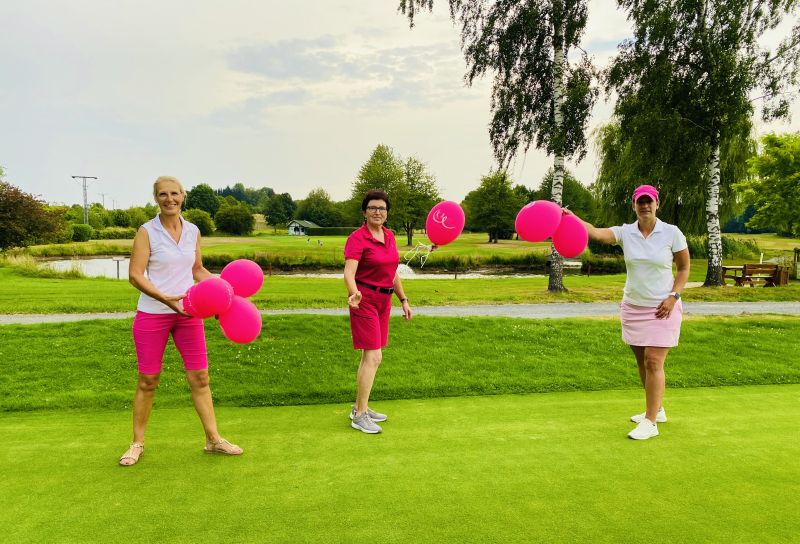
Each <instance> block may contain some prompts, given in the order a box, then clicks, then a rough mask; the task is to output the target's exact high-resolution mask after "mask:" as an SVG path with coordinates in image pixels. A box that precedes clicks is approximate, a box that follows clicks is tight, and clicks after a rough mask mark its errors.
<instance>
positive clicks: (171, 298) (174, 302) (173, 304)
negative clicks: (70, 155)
mask: <svg viewBox="0 0 800 544" xmlns="http://www.w3.org/2000/svg"><path fill="white" fill-rule="evenodd" d="M185 296H186V295H167V296H165V297H164V304H166V305H167V306H169V307H170V308H172V309H173V310H175V311H176V312H177V313H179V314H181V315H183V316H186V317H192V316H191V315H189V314H187V313H186V310H184V309H183V304H179V302H180V301H181V299H183V297H185Z"/></svg>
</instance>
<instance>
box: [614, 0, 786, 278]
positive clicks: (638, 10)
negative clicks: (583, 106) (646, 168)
mask: <svg viewBox="0 0 800 544" xmlns="http://www.w3.org/2000/svg"><path fill="white" fill-rule="evenodd" d="M618 4H619V5H620V6H621V7H623V8H624V9H626V10H627V12H628V18H629V19H630V20H631V21H632V23H633V27H634V38H633V39H630V40H626V41H625V42H624V43H623V44H622V45H621V47H620V53H619V55H618V57H617V58H616V59H615V60H614V62H613V64H612V66H611V67H610V69H609V71H608V74H607V75H608V87H609V89H613V90H615V91H616V92H617V93H618V95H619V100H618V102H617V105H616V108H615V112H616V114H617V116H618V117H619V118H620V123H621V128H622V132H623V134H624V135H625V137H626V139H628V140H629V141H630V142H635V145H637V146H640V148H642V149H648V150H654V151H656V153H655V154H654V155H653V156H652V160H653V161H654V162H656V163H657V164H659V165H666V164H667V162H666V160H665V159H666V158H672V159H674V160H676V162H678V163H683V164H684V165H685V168H684V171H686V172H689V173H690V175H692V176H693V177H694V181H695V183H694V184H695V185H696V186H697V188H696V189H695V190H694V192H698V191H704V192H705V195H704V196H705V202H704V203H705V210H706V214H705V219H706V230H707V232H708V270H707V272H706V279H705V285H721V284H722V277H721V274H720V272H721V266H722V239H721V235H720V228H719V224H720V210H719V205H720V191H721V186H722V182H723V180H721V164H720V163H721V161H724V160H725V156H724V153H725V146H729V145H732V143H733V142H736V141H745V140H746V139H747V137H748V135H749V132H750V127H751V121H750V118H751V115H752V113H753V109H754V108H753V104H752V102H751V100H750V97H751V96H753V94H754V93H755V92H756V91H761V94H762V96H761V99H762V100H763V102H762V112H761V113H762V118H763V119H764V120H771V119H777V118H782V117H786V115H787V114H788V111H789V110H788V108H789V101H788V98H789V95H788V94H787V93H785V92H784V91H785V90H787V89H788V88H789V87H791V86H792V85H794V84H795V82H796V76H797V70H798V59H799V58H800V47H798V46H800V24H797V25H796V26H795V27H794V29H793V31H792V34H791V36H789V37H788V38H787V39H786V40H784V41H783V42H782V43H781V44H780V45H779V46H778V47H777V49H776V50H774V51H773V50H770V49H767V48H765V47H763V45H762V40H761V37H762V36H763V35H764V34H765V32H767V31H770V30H773V29H775V28H776V27H777V26H778V24H780V22H781V21H782V19H783V17H784V16H785V15H792V14H794V13H796V11H797V7H798V1H797V0H758V1H753V0H724V1H723V0H660V1H656V0H644V1H642V0H618ZM679 150H680V151H679ZM700 165H703V166H704V168H702V167H701V166H700ZM664 171H665V172H667V171H669V169H668V168H665V169H664ZM673 171H678V169H677V168H676V169H674V170H673ZM701 172H702V174H700V173H701ZM664 183H665V184H666V185H665V186H669V187H673V186H674V185H675V184H680V185H683V181H682V179H681V178H680V177H678V178H677V181H674V180H673V179H671V178H667V179H665V180H664ZM675 192H679V191H675ZM689 193H690V195H691V193H692V191H691V190H690V191H689Z"/></svg>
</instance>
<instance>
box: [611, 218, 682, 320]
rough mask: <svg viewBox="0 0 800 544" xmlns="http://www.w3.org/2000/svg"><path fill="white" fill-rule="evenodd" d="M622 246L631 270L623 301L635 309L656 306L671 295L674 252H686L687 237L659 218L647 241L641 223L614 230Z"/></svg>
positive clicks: (626, 262) (626, 281) (627, 266)
mask: <svg viewBox="0 0 800 544" xmlns="http://www.w3.org/2000/svg"><path fill="white" fill-rule="evenodd" d="M611 230H612V231H613V232H614V237H615V238H616V239H617V244H619V245H620V246H622V251H623V253H624V255H625V267H626V268H627V270H628V275H627V279H626V280H625V290H624V291H623V296H622V302H627V303H628V304H633V305H634V306H647V307H656V306H658V305H659V304H660V303H661V301H662V300H664V299H665V298H667V296H668V295H669V294H670V292H672V285H673V284H674V282H675V278H674V277H673V275H672V261H673V253H678V252H679V251H683V250H684V249H686V248H687V247H688V246H687V245H686V237H685V236H684V235H683V233H682V232H681V231H680V229H679V228H678V227H676V226H675V225H670V224H669V223H664V222H663V221H661V220H660V219H656V226H655V228H654V229H653V232H651V233H650V236H648V237H647V238H645V237H644V236H642V233H641V231H640V230H639V224H638V222H637V223H631V224H629V225H622V226H621V227H611Z"/></svg>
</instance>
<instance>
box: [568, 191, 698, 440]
mask: <svg viewBox="0 0 800 544" xmlns="http://www.w3.org/2000/svg"><path fill="white" fill-rule="evenodd" d="M658 204H659V199H658V190H656V188H655V187H653V186H652V185H640V186H639V187H637V188H636V190H635V191H634V192H633V210H634V211H635V212H636V222H635V223H631V224H628V225H622V226H619V227H611V228H597V227H595V226H594V225H592V224H590V223H587V222H586V221H584V222H583V223H584V224H585V225H586V228H587V229H588V230H589V237H590V238H591V239H592V240H596V241H598V242H601V243H604V244H619V245H620V246H622V250H623V253H624V255H625V267H626V268H627V272H628V274H627V278H626V281H625V290H624V292H623V297H622V304H621V305H620V315H621V320H622V339H623V340H624V341H625V343H626V344H628V345H629V346H630V347H631V349H632V350H633V354H634V355H635V356H636V364H637V365H638V367H639V378H640V379H641V381H642V385H643V386H644V389H645V397H646V401H647V410H646V411H645V412H644V413H642V414H637V415H635V416H632V417H631V421H633V422H634V423H636V424H637V426H636V428H635V429H633V430H632V431H631V432H630V433H628V436H629V437H631V438H633V439H635V440H645V439H648V438H652V437H653V436H657V435H658V425H657V423H663V422H666V421H667V414H666V412H665V411H664V408H663V406H662V404H661V403H662V401H663V399H664V389H665V386H666V385H665V384H666V381H665V378H664V361H665V360H666V358H667V353H668V352H669V349H670V348H671V347H674V346H677V345H678V338H679V337H680V334H681V319H682V316H683V305H682V303H681V291H682V290H683V288H684V286H685V285H686V280H687V279H688V278H689V249H688V246H687V245H686V237H685V236H684V235H683V233H682V232H681V231H680V229H678V227H676V226H675V225H670V224H668V223H664V222H663V221H661V220H660V219H658V218H656V211H657V210H658ZM565 213H571V212H569V211H565ZM673 262H674V263H675V265H676V267H677V274H676V275H675V276H674V277H673V275H672V264H673Z"/></svg>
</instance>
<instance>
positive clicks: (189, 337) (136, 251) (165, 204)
mask: <svg viewBox="0 0 800 544" xmlns="http://www.w3.org/2000/svg"><path fill="white" fill-rule="evenodd" d="M153 196H154V197H155V200H156V203H157V204H158V208H159V213H158V215H157V216H156V217H155V218H154V219H151V220H150V221H148V222H147V223H145V224H144V225H142V226H141V227H140V228H139V231H138V232H137V233H136V237H135V238H134V240H133V252H132V253H131V262H130V268H129V270H128V276H129V278H130V282H131V284H133V286H134V287H136V288H137V289H138V290H139V291H141V294H140V295H139V303H138V305H137V310H138V311H137V312H136V317H135V318H134V320H133V341H134V344H135V345H136V359H137V362H138V366H139V380H138V385H137V387H136V394H135V395H134V398H133V442H132V443H131V445H130V447H129V448H128V450H127V451H126V452H125V453H124V454H122V457H121V458H120V460H119V464H120V465H123V466H130V465H135V464H136V463H137V462H138V461H139V457H141V455H142V453H143V452H144V433H145V428H146V427H147V420H148V419H149V417H150V411H151V410H152V408H153V396H154V395H155V392H156V388H157V387H158V381H159V376H160V375H161V366H162V358H163V356H164V348H165V347H166V345H167V340H168V339H169V336H170V334H172V340H173V341H174V342H175V347H177V348H178V351H179V352H180V354H181V358H182V359H183V366H184V368H185V369H186V380H187V381H188V382H189V387H190V389H191V391H192V401H193V402H194V407H195V409H196V410H197V414H198V415H199V416H200V421H201V422H202V424H203V429H204V430H205V434H206V446H205V449H204V451H205V452H206V453H222V454H227V455H240V454H241V453H242V448H240V447H239V446H236V445H235V444H231V443H230V442H228V441H227V440H225V439H224V438H222V437H220V435H219V433H218V432H217V420H216V417H215V416H214V404H213V402H212V400H211V389H210V388H209V386H208V357H207V354H206V338H205V331H204V330H203V320H202V319H198V318H196V317H191V316H190V315H188V314H187V313H186V312H184V311H183V305H182V303H181V299H182V298H183V296H184V295H183V294H184V293H185V292H186V290H187V289H189V287H191V286H192V284H193V283H194V280H198V281H200V280H204V279H206V278H210V277H211V276H212V274H211V272H209V271H208V270H206V269H205V267H203V261H202V259H201V257H200V231H199V230H198V228H197V227H196V226H195V225H193V224H192V223H189V222H188V221H186V220H185V219H183V217H182V216H181V207H182V205H183V201H184V199H185V198H186V191H185V190H184V188H183V185H181V183H180V181H178V180H177V179H176V178H173V177H171V176H161V177H160V178H158V179H157V180H156V182H155V183H154V184H153ZM145 272H146V274H145Z"/></svg>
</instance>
